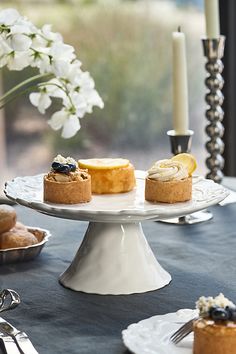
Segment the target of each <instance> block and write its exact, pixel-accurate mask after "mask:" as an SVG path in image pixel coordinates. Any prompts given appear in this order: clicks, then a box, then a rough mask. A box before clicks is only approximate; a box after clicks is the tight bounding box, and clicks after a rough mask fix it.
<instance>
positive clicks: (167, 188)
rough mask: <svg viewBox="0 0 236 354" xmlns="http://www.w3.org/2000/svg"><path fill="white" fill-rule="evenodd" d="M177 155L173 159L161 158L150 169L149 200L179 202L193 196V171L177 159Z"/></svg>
mask: <svg viewBox="0 0 236 354" xmlns="http://www.w3.org/2000/svg"><path fill="white" fill-rule="evenodd" d="M180 155H182V154H180ZM180 155H179V156H180ZM185 155H186V154H185ZM177 156H178V155H177ZM177 156H175V157H174V158H172V159H165V160H159V161H157V162H155V163H154V165H153V166H152V167H151V168H150V169H149V170H148V172H147V173H148V175H147V178H146V180H145V199H146V200H147V201H150V202H155V203H159V202H161V203H177V202H185V201H188V200H190V199H191V198H192V176H191V173H189V170H188V168H187V166H186V165H184V164H183V162H182V161H178V160H177V159H176V157H177ZM180 160H181V156H180ZM191 169H192V168H191ZM194 169H195V168H194Z"/></svg>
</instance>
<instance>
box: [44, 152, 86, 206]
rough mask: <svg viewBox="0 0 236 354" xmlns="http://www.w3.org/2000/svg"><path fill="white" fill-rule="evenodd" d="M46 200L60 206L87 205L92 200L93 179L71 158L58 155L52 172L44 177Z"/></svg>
mask: <svg viewBox="0 0 236 354" xmlns="http://www.w3.org/2000/svg"><path fill="white" fill-rule="evenodd" d="M44 200H45V201H47V202H51V203H59V204H77V203H86V202H89V201H90V200H91V177H90V175H89V174H88V173H87V171H86V170H82V169H79V168H78V164H77V162H76V161H75V160H74V159H72V158H71V157H67V158H64V157H63V156H61V155H58V156H57V157H56V158H55V159H54V161H53V163H52V169H51V171H50V172H49V173H48V174H47V175H45V176H44Z"/></svg>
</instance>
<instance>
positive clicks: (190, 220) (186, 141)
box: [160, 130, 213, 225]
mask: <svg viewBox="0 0 236 354" xmlns="http://www.w3.org/2000/svg"><path fill="white" fill-rule="evenodd" d="M193 134H194V132H193V131H192V130H188V133H187V134H185V135H177V134H176V132H175V131H174V130H169V131H168V132H167V135H168V136H169V138H170V145H171V152H172V154H173V155H177V154H181V153H189V152H190V151H191V145H192V136H193ZM212 218H213V215H212V213H210V212H209V211H208V210H201V211H197V212H196V213H193V214H189V215H185V216H181V217H180V218H172V219H166V220H160V221H161V222H165V223H169V224H178V225H190V224H197V223H199V222H203V221H207V220H210V219H212Z"/></svg>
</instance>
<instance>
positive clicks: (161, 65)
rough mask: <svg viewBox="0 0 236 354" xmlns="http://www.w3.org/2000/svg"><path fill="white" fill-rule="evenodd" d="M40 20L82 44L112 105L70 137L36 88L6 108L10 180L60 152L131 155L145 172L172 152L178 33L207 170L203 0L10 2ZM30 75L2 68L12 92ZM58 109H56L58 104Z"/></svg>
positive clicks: (198, 147) (4, 85)
mask: <svg viewBox="0 0 236 354" xmlns="http://www.w3.org/2000/svg"><path fill="white" fill-rule="evenodd" d="M5 7H12V8H13V7H14V8H16V9H17V10H18V11H19V12H20V13H21V14H23V15H25V16H26V17H27V18H29V20H30V21H32V22H33V23H34V24H35V25H36V26H39V27H42V26H43V25H44V24H45V23H49V24H52V28H53V30H54V31H55V32H60V33H61V34H62V35H63V37H64V41H65V42H66V43H68V44H71V45H72V46H74V47H75V49H76V52H77V53H78V56H79V58H80V59H81V60H82V63H83V70H88V71H89V72H90V73H91V75H92V77H93V78H94V80H95V83H96V89H97V90H98V92H99V94H100V95H101V97H102V99H103V101H104V104H105V106H104V109H102V110H100V109H99V108H95V109H94V110H93V113H92V114H91V115H88V116H87V117H86V119H82V120H81V126H82V127H81V130H80V131H79V133H78V134H77V135H76V136H75V137H73V138H71V139H68V140H65V139H63V138H61V136H60V133H59V132H55V131H52V130H51V129H50V127H49V126H48V124H47V120H48V119H49V117H50V113H51V112H50V109H49V112H48V115H47V113H46V115H41V114H40V113H38V111H37V109H36V108H35V107H32V105H31V104H30V102H29V99H28V94H27V95H23V96H21V97H20V98H18V99H16V100H15V101H14V102H12V103H11V104H9V105H7V106H6V107H5V108H4V110H3V109H2V110H1V111H0V115H1V120H0V123H1V137H0V143H1V149H0V150H1V164H3V163H4V160H5V164H6V166H7V171H8V174H9V176H10V177H14V176H16V175H30V174H36V173H42V172H43V171H46V170H48V166H49V165H50V164H51V160H52V159H53V157H54V156H55V155H57V154H60V153H61V154H63V155H66V156H73V157H75V158H88V157H90V158H91V157H125V158H128V159H129V160H131V161H132V162H133V164H134V165H135V167H136V169H142V170H145V169H147V168H149V167H150V165H151V164H152V163H153V162H154V161H155V160H158V159H161V158H166V157H170V155H171V152H170V144H169V140H168V137H167V135H166V132H167V131H168V130H169V129H172V58H171V57H172V47H171V45H172V42H171V41H172V32H173V31H176V30H177V28H178V26H181V29H182V31H183V32H184V33H185V35H186V42H187V63H188V85H189V120H190V129H192V130H194V137H193V143H192V153H193V154H194V155H196V158H197V160H198V166H199V170H198V172H199V173H201V174H205V156H206V151H205V147H204V144H205V140H206V137H205V133H204V129H205V125H206V122H205V108H206V107H205V101H204V95H205V86H204V77H205V70H204V64H205V59H204V56H203V50H202V43H201V38H202V36H203V35H204V30H205V24H204V16H203V1H197V0H195V1H193V0H192V1H180V0H178V1H177V0H176V1H168V0H167V1H166V0H162V1H161V0H153V1H152V0H143V1H142V0H139V1H135V0H130V1H128V0H120V1H119V0H73V1H72V0H71V1H56V0H54V1H49V0H48V1H46V0H45V1H33V0H32V1H30V0H27V1H26V0H25V1H24V0H22V1H1V4H0V9H2V8H5ZM26 75H27V76H29V75H30V72H29V70H28V69H27V70H23V71H19V72H11V71H7V70H5V69H4V70H2V71H1V91H2V92H4V91H6V90H7V89H9V88H10V87H12V86H14V85H15V84H16V83H18V82H20V81H21V80H23V79H24V78H25V76H26ZM54 110H55V107H54Z"/></svg>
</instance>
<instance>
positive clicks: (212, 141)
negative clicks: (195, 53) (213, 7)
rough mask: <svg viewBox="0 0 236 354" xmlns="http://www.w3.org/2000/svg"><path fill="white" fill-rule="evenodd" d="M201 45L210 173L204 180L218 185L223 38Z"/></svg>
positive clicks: (206, 40)
mask: <svg viewBox="0 0 236 354" xmlns="http://www.w3.org/2000/svg"><path fill="white" fill-rule="evenodd" d="M202 43H203V50H204V55H205V57H206V58H207V62H206V65H205V67H206V71H207V77H206V79H205V84H206V87H207V88H208V89H209V91H208V92H207V94H206V96H205V99H206V103H207V104H208V108H207V110H206V118H207V120H208V121H209V123H208V124H207V126H206V133H207V135H208V137H209V139H208V140H207V142H206V149H207V151H208V153H209V155H208V157H207V159H206V165H207V168H208V169H209V170H210V172H209V173H207V175H206V178H209V179H212V180H213V181H214V182H217V183H220V182H221V181H222V178H223V173H222V169H223V167H224V159H223V157H222V154H223V152H224V143H223V141H222V139H221V138H222V137H223V134H224V127H223V125H222V123H221V122H222V120H223V118H224V112H223V110H222V108H221V106H222V104H223V101H224V96H223V94H222V92H221V90H222V88H223V85H224V79H223V77H222V76H221V73H222V71H223V68H224V66H223V63H222V61H221V59H222V57H223V55H224V46H225V37H224V36H220V37H219V38H215V39H203V40H202Z"/></svg>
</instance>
